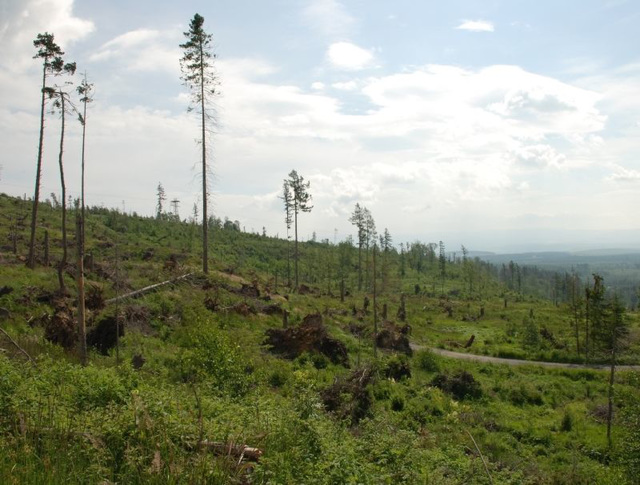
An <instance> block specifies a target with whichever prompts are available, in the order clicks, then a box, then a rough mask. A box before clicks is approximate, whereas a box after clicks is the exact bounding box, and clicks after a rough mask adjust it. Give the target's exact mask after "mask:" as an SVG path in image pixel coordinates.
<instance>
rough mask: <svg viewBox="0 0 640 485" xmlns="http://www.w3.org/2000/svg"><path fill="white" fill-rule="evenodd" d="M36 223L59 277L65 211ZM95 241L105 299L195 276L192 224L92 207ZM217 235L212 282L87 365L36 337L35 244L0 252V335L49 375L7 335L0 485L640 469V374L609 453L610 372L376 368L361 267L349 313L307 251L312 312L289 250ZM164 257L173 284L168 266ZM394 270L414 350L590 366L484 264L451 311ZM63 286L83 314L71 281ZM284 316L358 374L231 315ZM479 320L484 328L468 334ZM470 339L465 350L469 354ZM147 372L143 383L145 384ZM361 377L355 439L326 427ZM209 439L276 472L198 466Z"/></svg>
mask: <svg viewBox="0 0 640 485" xmlns="http://www.w3.org/2000/svg"><path fill="white" fill-rule="evenodd" d="M28 210H29V206H28V204H27V203H25V202H24V201H20V200H18V199H12V198H9V197H6V196H0V211H1V212H2V213H3V214H7V215H8V216H9V218H10V217H14V218H15V217H17V216H19V215H20V214H25V213H26V212H27V211H28ZM41 218H42V221H41V222H42V224H41V225H42V227H43V228H44V227H48V228H49V230H50V237H52V247H51V260H52V261H53V262H55V261H57V258H58V257H59V252H60V248H59V247H57V246H56V245H55V242H56V241H57V238H58V236H57V234H58V231H57V230H56V224H58V223H59V222H58V217H57V212H56V211H55V210H54V209H53V208H51V207H48V206H46V204H45V205H44V209H43V210H42V211H41ZM8 220H9V219H4V220H3V221H2V222H0V238H2V240H3V241H6V240H7V237H8V236H9V234H10V233H11V230H12V229H11V227H10V225H9V223H8V222H7V221H8ZM87 228H88V247H89V248H90V250H91V251H92V252H93V254H94V259H95V263H96V269H94V271H89V272H88V279H89V280H90V281H91V283H92V284H95V285H99V286H100V287H101V288H102V289H103V292H104V296H105V297H112V296H115V294H116V292H118V293H122V292H124V291H126V289H127V288H131V289H135V288H140V287H142V286H145V285H149V284H152V283H156V282H158V281H160V280H163V279H168V278H170V277H172V276H173V275H175V274H179V273H181V272H187V271H192V270H197V268H198V266H199V259H198V258H199V253H198V244H199V241H198V237H197V232H198V228H197V226H192V225H190V224H187V223H180V222H177V221H170V220H161V221H157V220H154V219H149V218H141V217H137V216H125V215H123V214H119V213H117V212H116V211H109V210H105V209H96V210H92V211H89V220H88V224H87ZM213 233H214V241H215V242H214V244H213V248H214V255H215V260H214V271H213V272H212V274H211V275H210V276H209V277H207V278H205V277H198V278H195V279H192V280H190V281H185V282H182V283H179V284H176V285H173V286H166V287H163V288H162V289H161V290H159V291H157V292H152V293H148V294H146V295H144V296H143V297H141V298H139V299H137V300H135V301H128V302H123V303H122V304H120V305H119V311H120V312H122V315H123V320H125V321H126V324H125V326H126V334H125V336H124V337H123V338H122V339H121V341H120V346H119V350H118V355H119V361H117V360H116V352H115V349H112V350H110V351H109V353H108V354H107V355H101V354H99V353H98V352H96V351H95V350H92V351H91V353H90V359H89V360H90V364H89V365H88V366H87V367H82V366H81V365H80V364H79V359H78V357H77V355H76V351H75V349H73V348H72V349H67V350H64V349H62V348H61V347H59V346H58V345H54V344H51V343H49V342H47V341H46V340H45V339H44V329H43V328H42V326H41V324H40V323H38V322H39V320H38V317H40V316H41V315H42V314H43V313H51V312H52V311H53V309H52V307H51V304H50V303H49V302H46V301H43V302H39V301H38V300H37V295H39V294H41V293H42V292H43V290H46V291H48V292H55V290H56V288H57V286H56V285H57V279H56V275H55V270H54V268H53V267H50V268H46V267H43V266H38V267H37V268H36V270H29V269H27V268H26V267H25V266H24V262H23V261H22V260H21V256H23V255H24V254H25V252H26V246H25V242H26V240H27V229H26V228H22V229H21V230H20V232H19V238H18V253H17V254H15V255H14V254H13V252H12V248H11V247H10V246H6V245H5V246H3V247H2V248H1V249H0V251H1V252H0V276H1V281H2V285H9V286H11V287H12V288H14V290H13V292H11V293H9V294H7V295H4V296H2V297H0V307H2V308H4V309H6V310H7V311H8V313H9V318H8V319H5V320H3V321H2V322H1V325H2V328H3V329H4V330H5V331H7V332H8V333H9V334H10V335H11V336H12V338H13V339H14V340H15V341H16V342H17V343H18V344H19V345H20V346H21V347H22V348H23V349H25V350H26V351H27V352H28V353H29V354H30V355H32V356H33V357H34V359H35V360H36V362H37V365H32V364H30V363H28V362H26V359H25V358H24V356H22V355H21V353H20V352H19V351H18V350H17V349H16V348H15V347H14V346H13V345H12V344H11V343H10V342H8V341H7V340H6V339H5V338H4V336H2V337H0V348H2V349H3V351H2V352H0V483H9V484H10V483H16V484H18V483H60V482H62V481H64V482H65V483H292V484H293V483H310V484H333V483H354V484H355V483H371V484H378V483H411V484H413V483H428V484H432V483H433V484H459V483H480V484H482V483H490V481H489V477H488V476H487V473H486V471H485V468H484V465H483V462H482V458H481V456H480V454H479V452H478V449H479V450H480V452H481V453H482V457H484V459H485V460H486V463H487V468H488V470H489V474H490V475H491V479H492V481H493V483H513V484H516V483H517V484H541V483H549V484H551V483H560V484H562V483H566V484H576V483H578V484H579V483H585V484H587V483H598V484H600V483H604V484H606V483H616V485H620V484H623V483H634V481H633V480H634V477H637V475H635V472H636V470H637V469H638V468H637V460H636V461H634V456H633V454H632V453H631V452H630V451H629V450H632V451H633V450H636V449H637V437H638V436H639V433H640V430H639V429H638V427H637V416H638V408H637V402H638V400H639V398H640V394H639V390H638V389H639V388H638V385H637V384H638V383H637V379H638V376H637V373H630V372H624V373H623V372H620V373H618V375H617V384H616V387H615V392H616V394H615V399H616V401H615V402H616V413H617V414H616V419H615V421H614V427H613V447H612V448H609V447H608V446H607V440H606V423H605V422H604V421H603V417H604V416H606V412H605V411H606V404H607V378H608V374H607V373H606V372H604V371H594V370H563V369H544V368H541V367H539V366H535V365H531V366H519V367H507V366H504V365H496V364H482V363H473V362H467V361H455V360H450V359H445V358H442V357H439V356H437V355H434V354H433V353H431V352H430V351H428V350H421V351H419V352H416V353H415V354H414V355H413V357H410V358H408V357H403V356H397V355H393V354H392V353H388V352H385V351H380V352H379V356H378V359H377V361H374V358H373V349H372V325H373V323H372V312H371V308H370V310H369V313H368V314H367V315H365V316H364V318H363V321H362V322H356V320H355V317H354V316H353V315H352V307H354V306H355V307H356V309H357V310H359V309H362V306H363V298H364V296H365V293H364V292H358V291H357V289H356V285H357V283H356V282H357V277H356V274H357V271H356V267H355V266H353V265H352V266H350V267H349V272H348V275H347V287H348V289H349V291H350V293H351V295H350V296H348V297H347V298H346V300H345V301H344V303H343V302H341V301H340V298H339V291H338V288H339V286H338V281H337V279H336V278H337V276H336V275H337V274H338V268H336V267H335V266H333V267H331V264H330V262H331V258H333V257H335V256H336V254H335V248H333V246H332V245H329V244H321V243H309V244H304V245H303V250H302V258H303V264H301V266H302V267H303V268H304V270H303V274H302V281H303V282H304V283H305V284H307V285H309V286H311V287H312V288H313V289H314V290H315V293H313V294H310V295H300V294H296V293H294V292H290V291H289V290H288V289H287V288H285V287H284V286H283V282H284V281H285V280H286V276H285V275H286V242H285V241H279V240H277V239H274V238H265V237H262V236H258V235H251V234H244V233H241V232H238V231H231V230H223V229H216V230H214V231H213ZM41 235H42V234H41V232H39V238H40V237H41ZM115 245H117V247H118V254H119V256H120V260H119V261H118V263H117V269H118V273H119V277H118V279H117V281H116V278H115V269H116V261H115V247H116V246H115ZM354 251H355V250H354ZM172 254H175V255H177V258H178V261H179V265H180V267H179V268H178V269H176V270H172V269H170V268H166V267H165V261H167V259H168V258H169V257H170V256H171V255H172ZM143 256H144V257H143ZM352 256H354V257H353V258H352V261H356V258H355V252H354V253H353V255H352ZM389 258H390V266H389V267H390V273H389V274H388V275H387V278H386V279H387V281H388V283H387V286H386V288H385V291H384V292H383V293H382V294H381V295H379V297H378V299H379V304H380V312H381V310H382V304H384V303H386V304H387V305H388V310H389V319H390V320H397V319H396V312H397V310H398V306H399V304H400V293H401V292H404V293H405V294H406V306H407V323H408V324H409V325H410V326H411V336H410V338H411V340H412V341H413V342H416V343H421V344H424V345H426V346H434V347H439V346H441V347H446V348H452V349H454V350H458V351H466V352H472V353H481V354H487V355H510V356H516V357H519V358H533V359H550V358H553V359H554V360H561V361H562V360H566V361H571V360H574V359H577V358H579V356H577V355H576V353H575V349H574V338H573V333H572V332H573V331H572V329H571V327H570V326H569V323H568V321H569V312H568V309H567V308H566V306H565V305H564V304H561V305H559V306H555V305H553V303H551V302H549V301H546V300H542V299H537V298H533V297H530V296H526V295H519V294H516V293H514V292H510V291H509V290H507V289H506V288H505V287H504V286H503V285H501V284H500V283H499V282H498V281H497V280H496V279H495V278H494V275H493V274H492V272H491V271H490V269H487V268H486V267H484V266H478V267H477V273H476V278H477V279H476V282H475V283H476V284H475V287H476V290H474V292H471V293H469V292H468V291H467V290H468V285H467V284H466V283H465V281H464V280H463V278H462V274H463V273H462V267H461V265H460V264H453V263H451V264H450V265H448V271H449V276H448V278H447V279H446V280H445V284H444V295H445V296H444V297H442V296H441V293H443V291H442V287H441V282H440V279H439V278H438V274H437V267H436V266H430V265H429V263H428V262H427V263H426V270H425V271H422V272H418V271H417V270H416V269H414V268H411V267H410V266H409V265H408V264H407V267H406V274H405V277H403V278H402V277H400V275H399V273H400V272H399V268H400V258H401V256H400V255H399V254H397V253H393V255H391V256H389ZM335 260H336V261H337V258H335ZM427 261H428V260H427ZM328 267H329V268H332V269H331V271H327V268H328ZM223 270H227V271H228V270H233V272H234V274H237V275H239V276H240V277H242V278H244V280H245V281H247V282H249V283H251V282H252V281H254V280H255V281H256V283H257V284H258V287H259V288H260V291H261V294H262V295H264V294H265V293H267V292H266V288H267V287H270V288H271V289H272V290H274V289H275V276H276V274H277V275H278V279H279V291H278V293H279V295H275V294H274V295H272V298H273V299H272V300H271V301H269V302H266V301H261V300H255V299H253V298H249V297H245V296H242V295H240V294H238V293H237V292H235V291H234V290H237V289H239V288H240V282H238V281H234V280H233V279H230V278H229V277H228V276H224V275H223V274H219V273H218V271H223ZM380 278H381V279H382V275H380ZM116 283H117V284H116ZM434 283H435V285H434ZM416 284H418V285H420V289H421V291H420V292H419V294H415V291H414V290H415V285H416ZM67 285H68V288H69V291H70V293H71V295H70V298H69V301H70V302H71V304H72V305H73V295H74V294H75V290H74V286H73V285H74V283H73V280H72V278H71V277H69V278H68V280H67ZM434 286H435V292H433V288H434ZM328 287H330V288H331V292H332V295H330V294H328V291H327V288H328ZM283 295H286V297H287V298H288V299H284V298H283ZM368 296H369V298H371V294H370V293H369V294H368ZM207 298H209V299H212V300H215V301H216V302H217V303H218V310H217V311H211V310H209V309H208V308H207V306H206V304H205V300H206V299H207ZM505 298H506V300H507V305H506V308H505ZM274 302H277V303H278V304H280V305H281V306H282V308H284V309H286V310H287V311H289V312H290V317H289V322H290V324H291V325H297V324H298V323H299V322H300V321H301V320H302V318H303V317H304V316H305V315H307V314H309V313H314V312H320V313H322V314H323V315H324V316H323V319H324V322H325V324H326V325H327V328H328V331H329V334H330V335H331V336H332V337H334V338H337V339H339V340H340V341H342V342H343V343H344V344H345V345H346V347H347V349H348V352H349V360H350V368H344V367H343V366H340V365H334V364H332V363H331V362H330V361H329V360H328V359H326V358H323V357H318V356H317V355H314V354H310V353H305V354H303V355H301V356H300V357H298V358H296V359H294V360H284V359H280V358H277V357H275V356H274V355H272V354H270V353H269V352H268V350H267V349H266V348H265V347H264V346H263V341H264V337H265V332H266V330H267V329H269V328H274V327H281V326H282V318H281V316H279V315H265V314H261V313H258V314H248V315H244V314H242V313H238V312H237V311H235V310H234V308H235V307H236V305H238V304H240V303H246V304H247V305H249V306H258V305H259V304H268V303H274ZM448 307H450V308H451V315H450V314H449V312H448ZM481 308H482V309H484V315H483V316H482V317H481V318H479V319H477V321H468V320H469V318H468V317H474V316H475V317H477V316H479V315H480V314H481ZM114 313H115V308H114V307H113V306H110V307H107V308H106V309H104V310H99V311H95V312H94V313H93V314H92V316H91V318H90V323H91V325H90V327H92V326H93V324H94V322H95V321H97V320H98V319H99V318H102V317H103V316H105V315H107V314H111V315H113V314H114ZM532 313H533V315H532ZM629 318H630V321H631V328H632V336H633V338H632V340H631V347H630V350H629V351H628V352H627V357H626V359H627V360H629V361H631V360H634V359H637V357H638V352H637V349H638V341H637V336H638V332H639V330H638V315H637V314H636V313H629ZM465 320H467V321H465ZM531 321H533V322H534V323H535V325H536V328H538V329H539V328H541V327H542V326H544V327H546V328H547V329H548V330H549V331H550V332H551V333H552V334H553V336H554V339H555V345H554V344H552V342H550V341H549V340H546V339H545V338H543V337H541V336H539V338H538V339H537V344H536V345H535V346H532V345H529V344H530V342H529V343H527V340H526V339H524V338H523V335H524V334H525V330H526V325H525V323H526V322H529V323H530V322H531ZM353 323H359V324H364V326H365V331H364V332H363V334H362V335H361V336H357V335H354V334H352V333H351V332H350V330H349V326H350V324H353ZM397 323H400V322H397ZM471 335H475V341H474V343H473V345H472V346H471V347H470V348H469V349H464V348H461V347H459V346H460V345H462V346H464V344H465V343H466V342H467V341H468V339H469V338H470V337H471ZM562 346H564V347H562ZM139 355H142V356H143V357H144V360H145V362H144V365H143V366H142V367H141V368H140V369H134V367H133V364H132V362H133V359H134V357H135V356H139ZM403 363H404V364H408V366H409V367H410V371H411V376H410V377H402V378H398V379H390V378H387V377H385V376H386V375H387V373H386V372H387V369H388V368H389V367H390V366H392V365H393V366H398V365H400V364H403ZM361 366H372V367H373V373H374V376H375V377H374V379H373V380H372V382H371V383H370V384H368V385H367V386H366V388H365V389H364V390H363V392H364V394H365V395H366V396H368V398H369V404H370V406H369V407H368V409H367V411H366V413H365V415H364V418H363V419H361V420H360V421H358V422H355V421H351V420H350V419H346V418H345V419H342V418H340V417H339V416H338V414H335V413H330V412H328V411H327V410H326V409H325V407H324V406H323V403H322V396H323V392H324V390H325V389H326V388H328V387H329V386H331V385H333V384H334V382H336V380H339V379H345V378H346V377H347V376H349V375H350V374H351V373H352V372H353V371H354V370H355V369H356V368H358V367H361ZM460 376H471V377H470V378H469V377H467V379H472V382H473V383H474V384H472V386H473V389H474V390H475V391H474V392H473V393H470V394H464V393H462V394H459V395H458V396H462V397H456V394H454V393H453V392H451V389H449V388H446V386H441V387H442V388H439V387H438V385H437V384H438V383H441V382H445V381H446V382H451V381H452V380H453V381H455V380H456V379H457V380H459V381H463V380H464V379H461V377H460ZM468 385H471V384H468ZM342 398H343V400H344V401H345V402H348V400H349V396H342ZM634 403H636V404H634ZM603 413H604V414H603ZM634 423H635V425H634ZM634 426H635V427H634ZM199 437H204V438H206V439H208V440H211V441H216V442H221V443H227V444H247V445H249V446H253V447H257V448H259V449H261V450H262V451H263V452H264V454H263V455H262V458H261V459H260V461H259V463H257V464H249V463H238V459H237V458H238V457H229V456H225V455H224V454H223V455H215V456H214V455H213V454H211V453H209V452H205V451H202V450H197V449H194V447H193V445H194V443H197V441H198V439H199ZM471 437H473V440H475V442H476V444H477V448H476V445H474V443H473V440H472V439H471ZM634 443H635V445H634ZM634 446H635V448H634Z"/></svg>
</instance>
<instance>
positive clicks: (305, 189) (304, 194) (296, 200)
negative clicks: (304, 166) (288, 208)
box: [285, 170, 313, 290]
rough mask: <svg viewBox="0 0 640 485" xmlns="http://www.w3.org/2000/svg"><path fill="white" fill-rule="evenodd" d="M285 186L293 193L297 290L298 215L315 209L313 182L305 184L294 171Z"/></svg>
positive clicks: (296, 283) (296, 285) (294, 256)
mask: <svg viewBox="0 0 640 485" xmlns="http://www.w3.org/2000/svg"><path fill="white" fill-rule="evenodd" d="M285 185H288V187H289V190H290V191H291V203H292V214H293V225H294V238H295V246H294V254H293V263H294V274H295V289H296V290H297V289H298V284H299V280H298V260H299V259H300V253H299V251H298V214H299V213H300V212H311V209H313V206H312V205H309V202H311V194H310V193H309V187H310V185H311V182H305V181H304V178H303V177H302V176H300V175H298V172H296V171H295V170H292V171H291V172H290V173H289V178H288V179H286V180H285Z"/></svg>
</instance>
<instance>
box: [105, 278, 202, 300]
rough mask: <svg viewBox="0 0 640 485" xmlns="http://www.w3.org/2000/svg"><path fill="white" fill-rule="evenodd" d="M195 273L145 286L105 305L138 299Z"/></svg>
mask: <svg viewBox="0 0 640 485" xmlns="http://www.w3.org/2000/svg"><path fill="white" fill-rule="evenodd" d="M194 274H195V273H187V274H184V275H182V276H178V277H177V278H172V279H170V280H167V281H163V282H162V283H156V284H155V285H150V286H145V287H144V288H140V289H139V290H135V291H132V292H130V293H126V294H124V295H120V296H117V297H115V298H109V299H108V300H105V302H104V303H105V305H111V304H112V303H116V302H120V301H122V300H126V299H127V298H137V297H138V296H141V295H144V294H145V293H149V292H150V291H153V290H155V289H158V288H160V287H162V286H165V285H170V284H172V283H177V282H178V281H181V280H184V279H187V278H189V277H190V276H193V275H194Z"/></svg>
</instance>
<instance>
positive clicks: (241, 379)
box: [175, 322, 250, 396]
mask: <svg viewBox="0 0 640 485" xmlns="http://www.w3.org/2000/svg"><path fill="white" fill-rule="evenodd" d="M178 342H179V344H180V346H181V347H182V349H181V351H180V353H179V355H178V357H177V362H176V363H175V364H176V366H175V367H176V370H177V371H178V373H179V376H180V379H181V380H182V381H183V382H190V383H198V382H202V383H206V385H208V386H210V388H211V390H214V391H218V392H223V393H227V394H230V395H233V396H240V395H243V394H244V393H245V392H246V391H247V390H248V389H249V381H250V379H249V378H248V376H247V374H246V373H245V372H244V369H245V367H246V363H245V362H243V360H242V359H241V357H240V355H239V350H238V347H237V346H233V345H231V343H230V342H229V340H228V337H227V336H226V334H224V333H222V332H221V331H220V330H218V329H217V328H215V327H214V326H213V325H211V324H208V323H206V322H195V323H194V324H193V325H191V326H190V327H189V328H188V329H185V330H184V331H183V333H182V334H181V335H180V336H179V338H178Z"/></svg>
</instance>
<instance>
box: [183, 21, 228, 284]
mask: <svg viewBox="0 0 640 485" xmlns="http://www.w3.org/2000/svg"><path fill="white" fill-rule="evenodd" d="M203 25H204V17H202V16H201V15H199V14H195V15H194V16H193V19H192V20H191V23H190V24H189V31H188V32H185V33H184V36H185V37H186V39H187V41H186V42H185V43H184V44H180V47H181V48H182V49H183V50H184V55H183V56H182V59H180V68H181V70H182V81H183V83H184V85H185V86H187V88H188V89H189V91H190V92H191V104H190V106H189V111H193V110H195V111H196V112H197V113H198V114H199V115H200V145H201V148H202V271H204V272H205V273H208V272H209V234H208V214H207V200H208V187H207V171H208V165H207V149H208V144H207V134H208V133H209V128H210V127H211V123H213V121H214V117H213V98H214V96H215V95H216V94H217V92H218V91H217V88H218V86H219V84H220V82H219V79H218V75H217V73H216V71H215V69H214V65H213V61H214V59H215V57H216V56H215V54H213V53H212V45H211V42H212V40H211V39H212V36H211V35H210V34H207V33H206V32H205V31H204V29H203Z"/></svg>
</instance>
